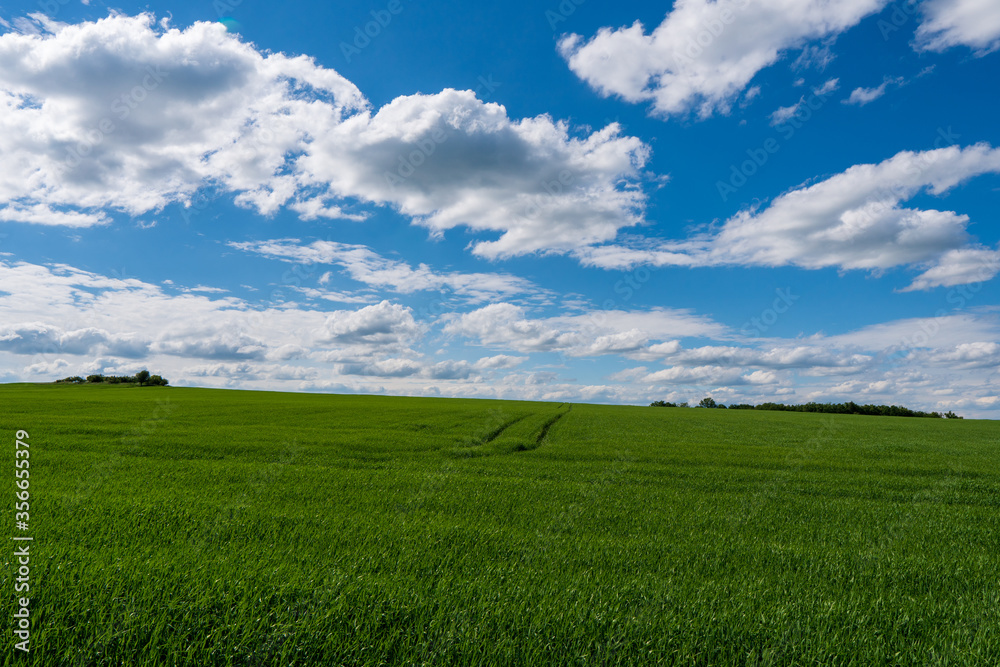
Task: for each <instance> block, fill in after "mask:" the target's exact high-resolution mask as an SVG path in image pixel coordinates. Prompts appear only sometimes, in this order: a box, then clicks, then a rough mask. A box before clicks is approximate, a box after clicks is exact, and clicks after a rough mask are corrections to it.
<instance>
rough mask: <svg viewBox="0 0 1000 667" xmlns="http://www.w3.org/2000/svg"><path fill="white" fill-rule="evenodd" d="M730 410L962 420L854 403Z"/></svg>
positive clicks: (769, 405)
mask: <svg viewBox="0 0 1000 667" xmlns="http://www.w3.org/2000/svg"><path fill="white" fill-rule="evenodd" d="M729 409H730V410H775V411H781V412H820V413H824V414H840V415H871V416H879V417H922V418H931V419H941V418H946V419H961V417H959V416H958V415H956V414H955V413H954V412H951V411H950V410H949V411H948V412H946V413H945V414H941V413H940V412H922V411H920V410H911V409H909V408H905V407H903V406H901V405H870V404H868V405H858V404H857V403H855V402H854V401H849V402H847V403H805V404H803V405H785V404H783V403H761V404H760V405H750V404H748V403H737V404H733V405H730V406H729Z"/></svg>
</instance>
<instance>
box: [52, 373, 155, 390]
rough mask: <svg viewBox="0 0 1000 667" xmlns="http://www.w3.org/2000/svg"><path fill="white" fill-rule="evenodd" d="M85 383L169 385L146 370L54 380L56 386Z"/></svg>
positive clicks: (145, 385)
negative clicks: (127, 373)
mask: <svg viewBox="0 0 1000 667" xmlns="http://www.w3.org/2000/svg"><path fill="white" fill-rule="evenodd" d="M85 382H89V383H91V384H137V385H139V386H140V387H158V386H159V387H165V386H167V385H168V384H170V381H169V380H167V379H166V378H164V377H160V376H159V375H150V374H149V371H146V370H142V371H139V372H138V373H136V374H135V375H100V374H98V375H88V376H87V379H86V380H84V379H83V378H82V377H80V376H79V375H74V376H73V377H68V378H63V379H62V380H56V383H57V384H59V383H65V384H83V383H85Z"/></svg>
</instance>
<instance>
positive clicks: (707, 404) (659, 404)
mask: <svg viewBox="0 0 1000 667" xmlns="http://www.w3.org/2000/svg"><path fill="white" fill-rule="evenodd" d="M649 405H650V407H653V408H687V407H690V406H689V405H688V404H687V403H686V402H685V403H670V402H668V401H653V402H652V403H650V404H649ZM695 407H699V408H723V409H725V407H726V406H725V405H723V404H722V403H716V402H715V399H713V398H712V397H711V396H708V397H705V398H703V399H701V402H700V403H698V405H697V406H695Z"/></svg>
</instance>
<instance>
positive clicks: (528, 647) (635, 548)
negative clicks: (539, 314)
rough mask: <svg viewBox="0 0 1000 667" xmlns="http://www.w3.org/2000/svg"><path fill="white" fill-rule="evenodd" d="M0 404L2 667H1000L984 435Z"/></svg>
mask: <svg viewBox="0 0 1000 667" xmlns="http://www.w3.org/2000/svg"><path fill="white" fill-rule="evenodd" d="M0 404H2V405H3V411H2V413H0V433H3V434H5V435H4V437H5V438H6V439H7V441H8V445H7V446H6V447H5V450H6V451H7V452H8V456H9V457H10V458H11V459H13V453H12V452H13V441H14V433H15V431H16V430H17V429H24V430H27V431H28V432H29V433H30V434H31V439H30V442H31V450H30V451H31V459H30V460H31V469H30V470H31V478H30V479H31V494H32V496H31V500H32V505H31V520H30V521H31V531H30V533H31V534H32V535H33V536H34V538H35V542H34V543H33V544H32V547H31V548H32V560H31V566H32V571H31V580H32V591H31V610H32V623H33V626H32V636H31V643H32V649H33V650H32V653H31V654H30V655H28V656H24V655H21V654H20V652H18V651H14V649H13V643H14V641H15V640H14V639H13V637H12V635H11V633H10V631H9V630H6V631H5V634H4V636H5V638H6V642H7V646H6V647H5V650H4V652H3V654H2V658H0V664H5V665H6V664H31V665H46V666H47V665H175V664H176V665H338V664H349V665H470V664H497V665H500V664H523V665H589V664H594V665H635V664H665V665H992V664H996V663H997V662H998V659H1000V633H998V630H1000V622H998V621H1000V618H998V616H1000V584H998V576H997V572H1000V550H998V548H997V544H1000V511H998V510H1000V425H998V424H996V423H993V422H985V421H973V420H963V421H945V420H940V421H938V420H933V421H932V420H925V419H906V418H891V417H885V418H883V417H864V416H852V415H815V414H798V413H768V412H753V411H725V410H695V409H687V410H685V409H669V408H658V409H653V408H638V407H611V406H595V405H580V404H577V405H572V406H570V405H568V404H555V403H528V402H512V401H476V400H451V399H423V398H387V397H362V396H322V395H298V394H281V393H265V392H232V391H222V390H205V389H184V388H174V387H168V388H159V387H150V388H129V387H117V386H59V385H3V386H0ZM12 467H13V466H12V464H11V465H10V469H12ZM8 474H10V475H11V481H13V473H12V472H10V473H8ZM10 493H11V494H12V493H13V489H11V491H10ZM9 500H10V501H12V500H13V498H9ZM3 508H4V509H3V521H4V522H5V524H6V525H8V526H13V521H14V517H13V509H12V503H11V502H5V503H4V504H3ZM14 532H15V531H14V530H13V529H11V530H10V531H9V533H10V534H13V533H14ZM11 544H12V543H11ZM12 551H13V550H12V549H10V548H9V547H8V548H7V551H6V555H5V556H4V558H3V559H2V560H3V562H4V569H3V584H2V585H3V591H4V593H3V596H2V599H3V600H4V606H5V608H4V613H3V616H4V617H5V618H7V619H10V616H11V613H12V611H13V598H14V595H13V593H12V591H13V581H12V579H13V576H14V570H15V567H14V563H13V558H11V556H10V554H11V553H12ZM7 622H8V623H10V620H8V621H7Z"/></svg>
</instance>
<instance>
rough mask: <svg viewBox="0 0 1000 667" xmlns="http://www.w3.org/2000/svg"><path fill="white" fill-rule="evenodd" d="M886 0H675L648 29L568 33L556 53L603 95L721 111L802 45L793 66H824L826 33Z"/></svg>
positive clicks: (670, 112) (670, 109)
mask: <svg viewBox="0 0 1000 667" xmlns="http://www.w3.org/2000/svg"><path fill="white" fill-rule="evenodd" d="M885 4H886V0H843V1H841V2H827V1H826V0H798V1H796V2H779V3H773V2H772V3H759V2H749V1H748V0H718V1H716V2H711V1H709V0H678V1H677V2H676V3H674V6H673V9H672V10H671V11H670V12H669V13H668V14H667V16H666V18H665V19H664V20H663V22H662V23H661V24H660V25H659V26H658V27H657V28H656V29H654V30H653V32H652V33H649V34H647V33H646V31H645V29H644V27H643V25H642V24H641V23H639V22H636V23H634V24H633V25H632V26H630V27H627V28H617V29H612V28H607V27H605V28H601V29H600V30H599V31H598V33H597V35H595V36H594V37H592V38H591V39H589V40H587V39H584V38H583V37H581V36H580V35H570V36H568V37H565V38H563V39H562V41H560V43H559V51H560V53H561V54H562V56H563V57H564V58H565V59H566V60H567V62H568V63H569V67H570V69H572V70H573V72H574V73H575V74H576V75H577V76H578V77H580V78H581V79H583V80H584V81H586V82H587V83H588V84H590V86H591V87H593V88H594V89H595V90H597V91H598V92H599V93H601V94H602V95H605V96H611V95H616V96H618V97H621V98H622V99H624V100H626V101H628V102H634V103H638V102H649V103H651V105H652V110H653V112H654V113H656V114H658V115H660V116H664V117H666V116H677V115H685V114H688V113H690V112H692V111H696V112H697V113H698V115H699V116H701V117H702V118H705V117H708V116H710V115H712V114H713V113H715V112H722V113H727V112H728V110H729V108H730V106H731V104H732V102H733V101H734V100H735V99H736V98H737V97H738V96H739V95H740V93H741V92H742V91H743V90H744V89H745V88H746V87H747V86H748V85H749V83H750V81H751V80H752V79H753V77H754V76H755V75H756V74H757V72H759V71H760V70H762V69H764V68H765V67H769V66H770V65H773V64H774V63H775V62H777V61H778V60H779V59H781V58H782V57H783V56H784V55H785V54H786V53H787V52H788V51H791V50H794V49H803V52H802V54H801V56H800V59H799V61H798V62H799V65H800V66H812V65H815V66H817V67H822V66H825V64H826V63H828V62H829V60H830V59H831V58H832V55H831V54H830V52H829V50H828V48H826V45H823V46H815V45H813V46H810V45H809V44H808V42H809V41H811V40H816V39H821V38H832V37H835V36H836V35H838V34H840V33H841V32H843V31H845V30H847V29H848V28H850V27H852V26H854V25H856V24H857V23H858V22H859V21H860V20H861V19H862V18H864V17H865V16H867V15H869V14H872V13H874V12H877V11H878V10H880V9H881V8H882V7H884V6H885Z"/></svg>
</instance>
